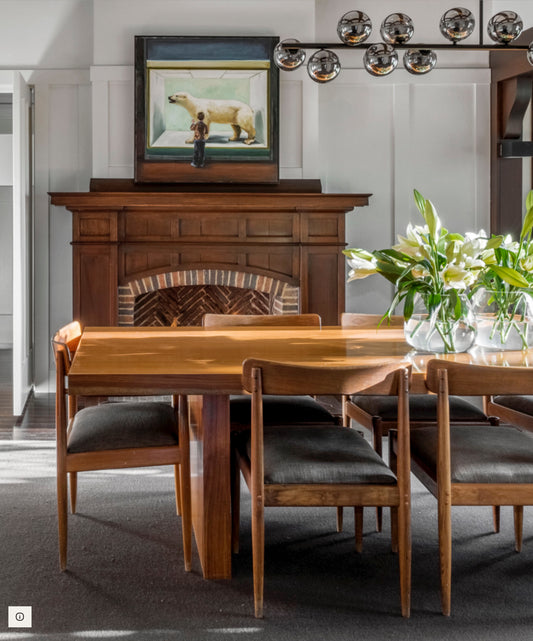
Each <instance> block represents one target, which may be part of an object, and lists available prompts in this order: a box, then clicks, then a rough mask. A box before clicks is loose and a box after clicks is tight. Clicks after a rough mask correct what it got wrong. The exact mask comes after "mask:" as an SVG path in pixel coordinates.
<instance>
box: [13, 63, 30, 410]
mask: <svg viewBox="0 0 533 641" xmlns="http://www.w3.org/2000/svg"><path fill="white" fill-rule="evenodd" d="M31 127H32V123H31V95H30V88H29V86H28V85H27V84H26V82H25V81H24V78H23V77H22V75H21V74H20V73H18V72H14V73H13V414H14V415H15V416H20V415H21V414H22V410H23V409H24V404H25V402H26V399H27V397H28V394H29V392H30V389H31V385H32V378H33V376H32V361H33V354H32V350H33V325H32V316H33V312H32V271H33V269H32V227H33V224H32V189H31V182H32V167H31V158H32V150H31V144H32V137H31Z"/></svg>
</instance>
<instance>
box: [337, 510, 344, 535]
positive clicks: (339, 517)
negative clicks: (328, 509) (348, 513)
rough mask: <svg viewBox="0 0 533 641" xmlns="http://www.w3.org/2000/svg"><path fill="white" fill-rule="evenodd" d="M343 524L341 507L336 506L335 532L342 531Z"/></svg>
mask: <svg viewBox="0 0 533 641" xmlns="http://www.w3.org/2000/svg"><path fill="white" fill-rule="evenodd" d="M343 525H344V512H343V509H342V507H340V506H339V507H337V532H342V528H343Z"/></svg>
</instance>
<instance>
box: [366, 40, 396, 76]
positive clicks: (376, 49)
mask: <svg viewBox="0 0 533 641" xmlns="http://www.w3.org/2000/svg"><path fill="white" fill-rule="evenodd" d="M363 62H364V64H365V68H366V70H367V71H368V73H370V74H372V75H373V76H386V75H387V74H389V73H391V72H392V71H394V70H395V69H396V67H397V65H398V54H397V53H396V51H394V49H393V48H392V47H391V46H390V45H386V44H383V43H382V42H380V43H379V44H375V45H372V46H370V47H368V49H367V50H366V51H365V55H364V56H363Z"/></svg>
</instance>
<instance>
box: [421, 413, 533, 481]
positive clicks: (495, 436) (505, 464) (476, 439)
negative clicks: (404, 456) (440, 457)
mask: <svg viewBox="0 0 533 641" xmlns="http://www.w3.org/2000/svg"><path fill="white" fill-rule="evenodd" d="M450 454H451V480H452V483H533V437H532V436H531V435H530V434H528V433H527V432H521V431H520V430H518V429H516V428H514V427H510V426H491V425H453V426H451V428H450ZM411 456H412V458H413V460H418V461H423V462H424V467H425V468H426V470H427V471H428V473H429V474H430V475H431V476H432V477H433V478H436V470H437V428H436V427H421V428H417V429H416V430H413V431H412V432H411Z"/></svg>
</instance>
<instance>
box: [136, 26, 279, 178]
mask: <svg viewBox="0 0 533 641" xmlns="http://www.w3.org/2000/svg"><path fill="white" fill-rule="evenodd" d="M278 42H279V38H277V37H257V38H256V37H233V36H232V37H222V36H221V37H195V36H135V181H136V182H141V183H154V182H156V183H165V182H179V183H197V182H201V183H213V182H230V183H231V182H234V183H277V182H278V181H279V160H278V153H279V152H278V147H279V142H278V118H279V73H278V68H277V67H276V65H275V64H274V62H273V51H274V47H275V46H276V44H277V43H278Z"/></svg>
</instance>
